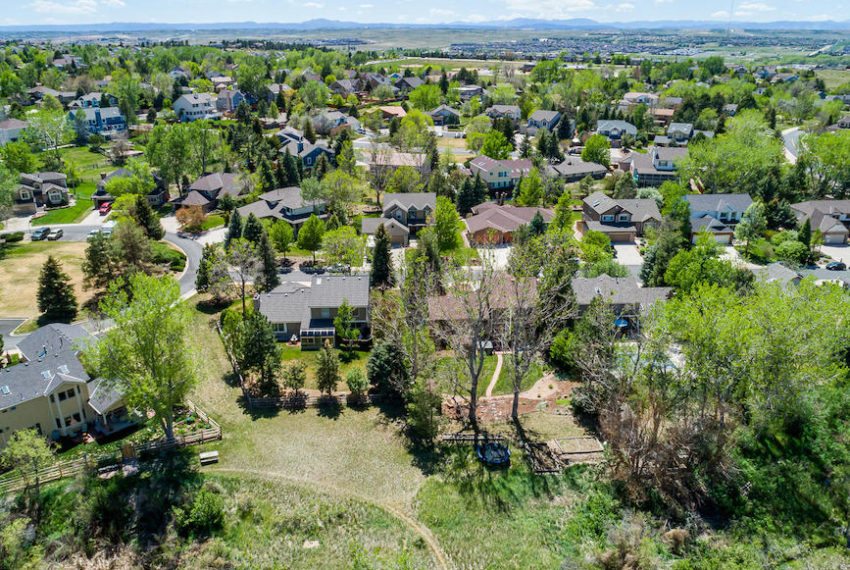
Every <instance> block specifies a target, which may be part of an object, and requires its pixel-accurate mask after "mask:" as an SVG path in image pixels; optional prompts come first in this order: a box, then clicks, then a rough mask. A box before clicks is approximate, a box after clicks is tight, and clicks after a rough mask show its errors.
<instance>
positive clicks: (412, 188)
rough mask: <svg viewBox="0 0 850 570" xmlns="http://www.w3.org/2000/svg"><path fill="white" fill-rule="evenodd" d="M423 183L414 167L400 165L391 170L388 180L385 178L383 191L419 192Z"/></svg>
mask: <svg viewBox="0 0 850 570" xmlns="http://www.w3.org/2000/svg"><path fill="white" fill-rule="evenodd" d="M424 186H425V184H424V182H423V180H422V176H421V175H420V174H419V171H418V170H416V168H414V167H412V166H410V165H407V164H405V165H402V166H399V167H398V168H396V169H395V170H393V171H392V174H390V177H389V180H387V183H386V188H384V191H385V192H389V193H393V192H395V193H402V194H403V193H409V192H421V191H422V189H423V188H424Z"/></svg>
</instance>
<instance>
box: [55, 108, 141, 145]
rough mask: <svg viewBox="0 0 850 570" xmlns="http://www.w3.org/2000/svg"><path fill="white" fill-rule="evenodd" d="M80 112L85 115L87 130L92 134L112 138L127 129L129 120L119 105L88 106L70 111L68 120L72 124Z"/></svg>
mask: <svg viewBox="0 0 850 570" xmlns="http://www.w3.org/2000/svg"><path fill="white" fill-rule="evenodd" d="M79 113H83V114H84V115H85V117H86V130H87V131H88V133H89V134H90V135H100V136H102V137H104V138H111V137H113V136H115V135H117V134H120V133H123V132H124V131H126V130H127V120H126V119H125V118H124V115H122V114H121V111H120V110H119V109H118V107H103V108H98V107H87V108H85V109H76V110H73V111H69V112H68V120H69V121H70V122H71V124H72V125H73V123H74V121H75V119H76V116H77V115H78V114H79Z"/></svg>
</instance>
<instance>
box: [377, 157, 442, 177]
mask: <svg viewBox="0 0 850 570" xmlns="http://www.w3.org/2000/svg"><path fill="white" fill-rule="evenodd" d="M402 166H409V167H411V168H413V169H415V170H416V171H417V172H418V173H419V175H420V176H422V177H427V176H429V175H430V174H431V163H430V162H429V161H428V156H427V155H426V154H424V153H421V152H395V151H387V152H378V153H377V154H376V155H375V156H374V158H373V159H372V161H371V162H370V163H369V172H370V173H371V174H373V175H374V176H375V177H376V178H377V179H379V180H388V179H389V177H390V176H391V175H392V173H393V172H395V171H396V170H397V169H398V168H400V167H402Z"/></svg>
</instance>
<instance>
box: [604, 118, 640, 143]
mask: <svg viewBox="0 0 850 570" xmlns="http://www.w3.org/2000/svg"><path fill="white" fill-rule="evenodd" d="M596 134H598V135H602V136H604V137H607V138H608V141H609V142H610V143H611V146H612V147H614V148H619V147H620V141H621V140H622V138H623V137H624V136H625V135H629V136H631V137H632V138H634V137H636V136H637V127H635V126H634V125H633V124H631V123H629V122H627V121H619V120H606V121H598V122H597V123H596Z"/></svg>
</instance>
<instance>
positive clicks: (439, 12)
mask: <svg viewBox="0 0 850 570" xmlns="http://www.w3.org/2000/svg"><path fill="white" fill-rule="evenodd" d="M430 13H431V15H432V16H454V10H445V9H443V8H431V10H430Z"/></svg>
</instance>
